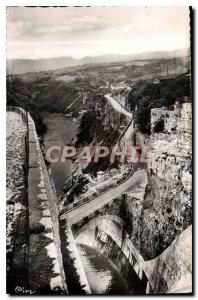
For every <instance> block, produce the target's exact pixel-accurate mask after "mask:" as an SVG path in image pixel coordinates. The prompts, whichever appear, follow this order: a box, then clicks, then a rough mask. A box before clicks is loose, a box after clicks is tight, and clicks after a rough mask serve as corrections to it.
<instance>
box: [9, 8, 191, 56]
mask: <svg viewBox="0 0 198 300" xmlns="http://www.w3.org/2000/svg"><path fill="white" fill-rule="evenodd" d="M189 22H190V21H189V8H188V7H184V6H183V7H181V6H180V7H173V6H169V7H162V6H161V7H134V6H129V7H58V8H55V7H47V8H42V7H8V8H7V58H8V59H14V58H23V59H24V58H29V59H38V58H50V57H59V56H72V57H74V58H82V57H84V56H99V55H104V54H134V53H140V52H148V51H172V50H176V49H187V48H189V47H190V24H189Z"/></svg>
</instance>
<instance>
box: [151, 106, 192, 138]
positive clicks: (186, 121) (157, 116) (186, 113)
mask: <svg viewBox="0 0 198 300" xmlns="http://www.w3.org/2000/svg"><path fill="white" fill-rule="evenodd" d="M161 119H163V120H164V132H165V133H174V132H182V131H188V132H191V130H192V107H191V103H183V104H182V105H181V106H180V105H179V104H177V103H176V104H175V106H174V110H173V111H171V110H168V109H167V108H153V109H151V132H153V130H154V126H155V124H156V122H157V121H158V120H161Z"/></svg>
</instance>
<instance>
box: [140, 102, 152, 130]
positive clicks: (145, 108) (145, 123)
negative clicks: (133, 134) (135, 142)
mask: <svg viewBox="0 0 198 300" xmlns="http://www.w3.org/2000/svg"><path fill="white" fill-rule="evenodd" d="M151 107H152V105H151V100H150V98H149V97H144V98H142V99H141V100H140V101H139V107H138V112H137V126H138V129H139V130H140V131H141V132H142V133H146V134H150V127H151V124H150V123H151Z"/></svg>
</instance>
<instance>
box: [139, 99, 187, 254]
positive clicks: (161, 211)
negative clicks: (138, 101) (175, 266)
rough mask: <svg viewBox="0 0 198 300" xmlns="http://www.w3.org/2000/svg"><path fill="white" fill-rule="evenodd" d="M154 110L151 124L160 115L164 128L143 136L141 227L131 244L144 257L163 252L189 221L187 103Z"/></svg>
mask: <svg viewBox="0 0 198 300" xmlns="http://www.w3.org/2000/svg"><path fill="white" fill-rule="evenodd" d="M156 111H157V112H158V115H154V117H153V118H151V120H152V122H153V124H154V123H155V122H156V121H157V120H158V119H159V118H162V117H163V116H164V118H165V128H164V131H163V132H159V133H155V132H153V133H152V134H151V136H150V137H149V139H148V137H147V139H146V142H147V145H149V147H150V149H151V154H152V164H151V165H150V167H149V169H148V178H149V183H148V185H147V188H146V194H145V197H144V201H143V204H142V211H141V214H139V220H138V222H139V223H140V224H141V225H140V228H141V230H139V231H137V229H135V230H134V234H135V235H136V240H134V243H135V244H136V245H137V246H138V248H139V249H140V251H141V254H142V255H143V257H144V258H145V259H152V258H155V257H156V256H157V255H159V254H160V253H161V252H163V251H164V250H165V249H166V248H167V247H168V246H169V245H170V243H171V242H172V241H173V240H174V239H175V238H176V237H177V236H179V234H181V233H182V232H183V231H184V230H185V229H186V228H187V227H188V226H189V225H190V224H191V223H192V169H191V167H192V166H191V159H192V145H191V143H192V134H191V127H190V125H191V104H190V103H184V104H182V107H180V108H178V107H177V109H176V108H175V110H174V111H168V110H167V109H164V110H162V112H163V113H161V111H160V110H154V112H155V114H156ZM168 115H169V117H168ZM170 119H171V120H170ZM168 120H169V121H168ZM173 125H174V130H173ZM152 128H154V126H153V125H152Z"/></svg>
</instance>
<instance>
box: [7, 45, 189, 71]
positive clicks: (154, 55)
mask: <svg viewBox="0 0 198 300" xmlns="http://www.w3.org/2000/svg"><path fill="white" fill-rule="evenodd" d="M188 51H189V50H188V49H180V50H175V51H170V52H168V51H153V52H143V53H138V54H131V55H119V54H117V55H116V54H108V55H101V56H96V57H94V56H86V57H83V58H81V59H74V58H73V57H70V56H63V57H53V58H42V59H13V60H7V74H23V73H28V72H32V73H33V72H41V71H49V70H56V69H62V68H66V67H72V66H78V65H84V64H93V63H113V62H122V61H123V62H125V61H130V60H137V59H142V60H143V59H160V58H166V59H167V58H173V57H184V56H186V55H187V54H188Z"/></svg>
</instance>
